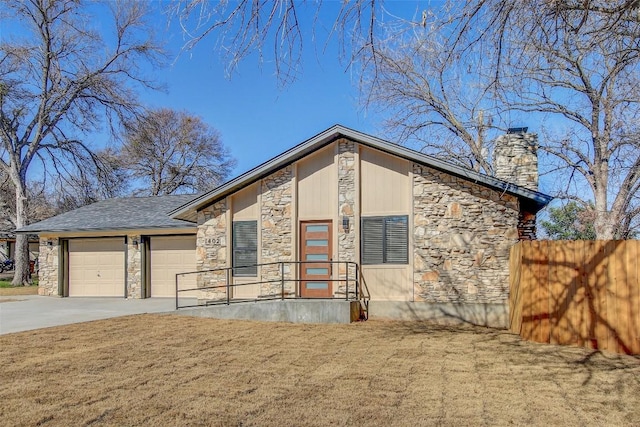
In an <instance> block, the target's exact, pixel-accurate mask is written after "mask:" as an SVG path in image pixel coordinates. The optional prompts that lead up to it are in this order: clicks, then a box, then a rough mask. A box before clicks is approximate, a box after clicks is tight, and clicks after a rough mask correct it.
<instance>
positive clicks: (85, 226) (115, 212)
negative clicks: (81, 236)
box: [16, 194, 197, 233]
mask: <svg viewBox="0 0 640 427" xmlns="http://www.w3.org/2000/svg"><path fill="white" fill-rule="evenodd" d="M194 197H197V195H196V194H181V195H171V196H156V197H130V198H117V199H108V200H102V201H100V202H96V203H93V204H91V205H87V206H83V207H81V208H78V209H75V210H72V211H69V212H65V213H63V214H60V215H57V216H54V217H52V218H48V219H45V220H43V221H40V222H36V223H34V224H30V225H28V226H26V227H22V228H20V229H19V230H16V231H17V232H19V233H27V232H29V233H40V232H53V231H104V230H131V229H157V228H159V229H163V228H167V229H170V228H185V227H195V224H194V223H192V222H188V221H183V220H180V219H173V218H171V217H170V216H169V215H168V213H169V212H171V211H172V210H174V209H176V208H177V207H179V206H182V205H184V204H185V203H188V202H189V201H190V200H192V199H193V198H194Z"/></svg>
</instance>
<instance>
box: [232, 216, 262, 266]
mask: <svg viewBox="0 0 640 427" xmlns="http://www.w3.org/2000/svg"><path fill="white" fill-rule="evenodd" d="M257 263H258V222H257V221H234V223H233V275H234V276H257V275H258V267H257V266H256V265H255V264H257ZM244 266H248V267H244Z"/></svg>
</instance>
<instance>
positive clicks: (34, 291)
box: [0, 280, 38, 297]
mask: <svg viewBox="0 0 640 427" xmlns="http://www.w3.org/2000/svg"><path fill="white" fill-rule="evenodd" d="M11 295H38V285H37V283H35V284H33V285H32V286H16V287H14V286H11V281H10V280H0V297H4V296H11Z"/></svg>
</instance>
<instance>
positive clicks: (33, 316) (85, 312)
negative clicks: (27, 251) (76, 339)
mask: <svg viewBox="0 0 640 427" xmlns="http://www.w3.org/2000/svg"><path fill="white" fill-rule="evenodd" d="M174 310H175V300H174V299H173V298H149V299H124V298H54V297H44V296H38V295H16V296H6V297H0V335H2V334H10V333H13V332H21V331H29V330H32V329H40V328H48V327H50V326H59V325H67V324H69V323H80V322H88V321H91V320H99V319H108V318H110V317H118V316H128V315H131V314H142V313H163V312H172V311H174Z"/></svg>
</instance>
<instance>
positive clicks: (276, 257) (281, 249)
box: [260, 166, 296, 295]
mask: <svg viewBox="0 0 640 427" xmlns="http://www.w3.org/2000/svg"><path fill="white" fill-rule="evenodd" d="M292 181H293V167H292V166H287V167H285V168H282V169H280V170H279V171H277V172H274V173H272V174H271V175H269V176H268V177H266V178H264V179H263V180H262V184H261V192H262V196H261V197H262V199H261V200H262V203H261V206H260V222H261V229H262V230H261V232H262V238H261V242H262V248H260V250H261V257H260V263H261V264H265V263H273V262H279V261H292V253H291V249H292V246H293V243H292V230H291V227H292V220H291V201H292V197H291V196H292V194H291V191H292ZM292 270H293V268H292V266H291V265H290V264H285V271H284V273H285V279H291V273H292ZM260 276H261V279H260V280H261V281H267V280H276V279H280V278H281V272H280V266H279V265H277V264H276V265H268V266H263V267H261V268H260ZM260 287H261V289H260V294H261V295H279V294H280V293H281V291H282V286H281V284H280V283H279V282H274V283H265V284H262V285H260ZM295 290H296V288H295V283H294V282H291V281H288V282H286V283H285V292H287V293H288V294H295Z"/></svg>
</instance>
